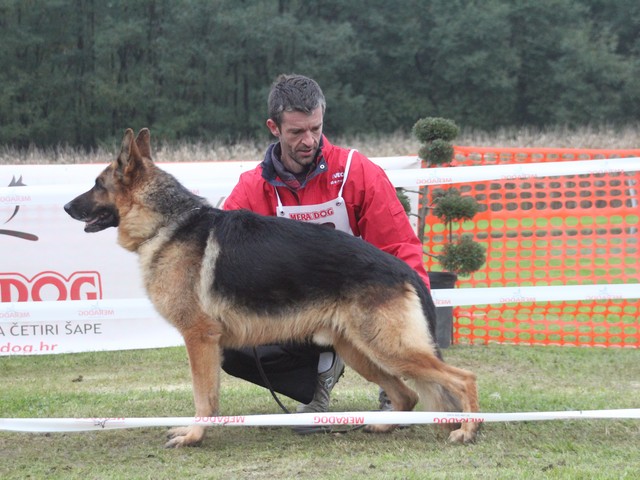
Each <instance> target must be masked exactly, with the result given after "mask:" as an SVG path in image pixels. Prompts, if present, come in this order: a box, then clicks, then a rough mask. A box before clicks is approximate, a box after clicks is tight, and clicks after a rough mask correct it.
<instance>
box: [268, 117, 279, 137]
mask: <svg viewBox="0 0 640 480" xmlns="http://www.w3.org/2000/svg"><path fill="white" fill-rule="evenodd" d="M267 128H268V129H269V131H270V132H271V135H273V136H274V137H278V138H279V137H280V129H279V128H278V125H277V124H276V122H274V121H273V119H271V118H270V119H268V120H267Z"/></svg>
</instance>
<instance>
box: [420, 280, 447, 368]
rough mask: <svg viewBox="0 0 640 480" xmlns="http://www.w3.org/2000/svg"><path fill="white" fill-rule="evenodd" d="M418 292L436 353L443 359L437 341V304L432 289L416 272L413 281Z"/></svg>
mask: <svg viewBox="0 0 640 480" xmlns="http://www.w3.org/2000/svg"><path fill="white" fill-rule="evenodd" d="M413 284H414V287H415V289H416V292H417V293H418V297H420V303H421V304H422V312H423V314H424V317H425V319H426V321H427V327H429V335H431V338H432V339H433V344H434V345H435V349H436V354H437V355H438V358H439V359H440V360H442V354H441V353H440V349H439V348H438V345H437V343H436V322H437V317H436V304H435V303H434V302H433V297H432V296H431V291H430V290H429V289H428V288H427V286H426V285H425V284H424V282H423V281H422V279H421V278H420V277H419V276H418V274H417V273H416V274H415V276H414V281H413Z"/></svg>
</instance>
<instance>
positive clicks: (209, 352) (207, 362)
mask: <svg viewBox="0 0 640 480" xmlns="http://www.w3.org/2000/svg"><path fill="white" fill-rule="evenodd" d="M182 335H183V337H184V341H185V345H186V347H187V354H188V355H189V364H190V367H191V377H192V382H193V399H194V402H195V407H196V417H199V418H206V417H211V416H214V415H217V414H218V404H219V391H220V366H221V363H222V349H221V348H220V344H219V341H220V333H219V327H218V325H216V324H214V323H212V322H210V321H202V322H199V323H197V324H196V325H195V326H194V327H192V328H190V329H189V330H187V331H185V332H182ZM204 435H205V427H204V426H203V425H190V426H188V427H178V428H173V429H171V430H169V432H168V437H169V441H168V442H167V443H166V444H165V447H167V448H173V447H185V446H195V445H198V444H199V443H200V442H202V440H203V438H204Z"/></svg>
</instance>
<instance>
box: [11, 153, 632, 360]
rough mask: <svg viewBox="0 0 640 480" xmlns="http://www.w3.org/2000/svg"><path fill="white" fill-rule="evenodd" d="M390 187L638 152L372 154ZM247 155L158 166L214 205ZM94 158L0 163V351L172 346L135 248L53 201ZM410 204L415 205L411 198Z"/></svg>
mask: <svg viewBox="0 0 640 480" xmlns="http://www.w3.org/2000/svg"><path fill="white" fill-rule="evenodd" d="M372 160H373V161H374V162H376V163H378V164H380V165H381V166H382V167H383V168H384V169H385V170H386V171H387V173H388V174H389V177H390V178H391V180H392V181H393V183H394V185H396V186H404V187H414V188H415V187H418V186H420V185H428V184H436V183H439V184H443V183H455V182H460V181H481V180H491V179H505V178H526V177H532V176H538V175H540V174H541V173H542V172H544V175H547V176H553V175H566V174H577V173H603V172H612V171H615V172H622V171H634V170H638V168H639V165H640V162H639V159H637V158H635V159H633V158H632V159H629V158H625V159H608V160H591V161H572V162H553V163H546V164H544V168H541V166H540V165H539V164H529V165H501V166H486V167H484V166H483V167H456V168H451V169H449V168H438V169H427V170H425V169H420V168H419V167H420V162H419V160H418V158H417V157H415V156H404V157H385V158H373V159H372ZM256 163H257V162H211V163H209V162H206V163H168V164H162V165H161V166H162V168H164V169H166V170H167V171H169V172H171V173H172V174H173V175H175V176H176V177H177V178H178V179H179V180H180V181H181V182H182V183H184V184H185V186H187V187H188V188H190V189H191V190H192V191H194V192H195V193H197V194H198V195H202V196H204V197H206V198H208V199H209V201H210V202H211V203H212V204H213V205H215V206H220V205H222V203H223V202H224V199H225V197H226V195H228V193H229V192H230V191H231V189H232V188H233V186H234V185H235V183H236V182H237V180H238V177H239V175H240V173H242V172H243V171H246V170H248V169H251V168H253V167H254V166H255V165H256ZM103 168H104V165H99V164H91V165H0V185H2V187H0V355H25V354H26V355H30V354H50V353H69V352H81V351H96V350H122V349H136V348H154V347H165V346H174V345H181V344H182V339H181V338H180V335H179V334H178V333H177V331H176V330H175V329H173V327H171V326H170V325H168V324H167V323H166V322H165V321H164V320H163V319H161V318H160V317H159V316H158V314H157V313H156V312H155V310H154V309H153V307H152V306H151V305H150V303H149V302H148V301H147V300H146V295H145V292H144V289H143V287H142V282H141V279H140V274H139V270H138V265H137V256H136V255H135V254H133V253H130V252H127V251H125V250H124V249H122V248H121V247H119V246H118V245H117V243H116V230H115V229H109V230H106V231H103V232H99V233H93V234H87V233H84V231H83V225H82V224H81V223H80V222H78V221H76V220H73V219H72V218H71V217H69V216H68V215H67V214H66V213H65V212H64V210H63V208H62V207H63V205H64V204H65V203H66V202H68V201H69V200H71V199H72V198H74V197H75V196H76V195H78V194H80V193H82V192H84V191H86V190H88V189H89V188H90V187H91V186H92V185H93V182H94V179H95V177H96V176H97V175H98V174H99V173H100V171H101V170H102V169H103ZM413 201H414V210H415V197H414V198H413ZM639 289H640V287H639V286H638V285H594V286H577V287H561V288H558V287H522V288H502V289H500V288H490V289H454V290H450V291H449V290H434V291H433V293H434V298H435V301H436V304H437V305H438V306H457V305H470V304H491V303H515V302H534V301H545V300H589V299H591V300H593V299H611V298H637V297H639V296H640V295H639V293H638V290H639Z"/></svg>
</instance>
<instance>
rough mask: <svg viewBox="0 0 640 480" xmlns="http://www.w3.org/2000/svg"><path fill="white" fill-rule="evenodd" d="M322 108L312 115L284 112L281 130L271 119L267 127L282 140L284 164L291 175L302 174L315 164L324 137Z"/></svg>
mask: <svg viewBox="0 0 640 480" xmlns="http://www.w3.org/2000/svg"><path fill="white" fill-rule="evenodd" d="M323 116H324V115H323V113H322V107H318V108H316V109H315V110H313V111H312V112H311V113H310V114H306V113H304V112H284V113H283V114H282V125H280V128H278V126H277V125H276V123H275V122H274V121H273V120H271V119H269V120H267V127H269V130H270V131H271V133H272V134H273V135H275V136H276V137H278V139H279V140H280V146H281V147H282V163H283V165H284V167H285V168H286V169H287V170H289V171H290V172H291V173H302V172H304V171H306V170H307V169H308V168H309V165H311V163H313V159H314V158H315V155H316V151H317V150H318V147H319V145H320V137H322V121H323Z"/></svg>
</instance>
